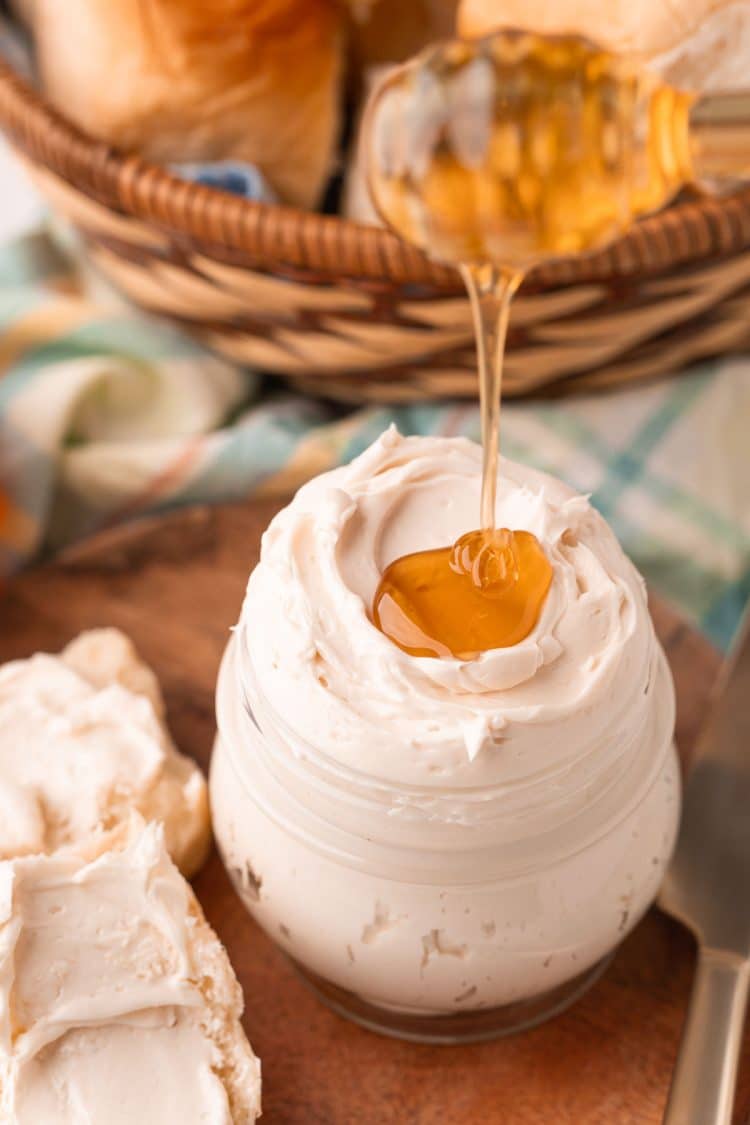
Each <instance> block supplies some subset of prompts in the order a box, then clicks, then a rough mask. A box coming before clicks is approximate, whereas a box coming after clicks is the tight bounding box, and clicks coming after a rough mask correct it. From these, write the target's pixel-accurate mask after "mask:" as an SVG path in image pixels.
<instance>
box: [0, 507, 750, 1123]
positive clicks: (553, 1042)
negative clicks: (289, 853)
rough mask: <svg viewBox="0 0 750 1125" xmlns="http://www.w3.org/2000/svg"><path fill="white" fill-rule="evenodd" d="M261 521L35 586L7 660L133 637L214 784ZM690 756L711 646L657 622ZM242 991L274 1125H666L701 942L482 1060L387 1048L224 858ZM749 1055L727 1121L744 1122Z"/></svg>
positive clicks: (487, 1050) (194, 513)
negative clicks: (283, 938)
mask: <svg viewBox="0 0 750 1125" xmlns="http://www.w3.org/2000/svg"><path fill="white" fill-rule="evenodd" d="M274 510H275V509H274V506H273V505H269V504H265V503H264V504H245V505H241V506H240V505H237V506H226V507H222V508H215V509H208V510H207V509H189V510H186V511H183V512H181V513H178V514H176V515H173V516H171V517H169V518H166V519H163V520H159V521H154V522H148V523H141V524H136V525H131V526H130V527H128V528H126V529H124V530H118V531H115V532H109V533H107V534H106V535H103V536H99V537H98V538H97V539H96V540H93V541H91V542H89V543H88V544H87V545H85V546H84V547H83V548H78V549H76V550H74V551H70V552H68V554H67V555H66V556H64V557H63V558H61V559H59V560H58V561H57V562H56V563H55V564H54V565H50V566H46V567H44V568H39V569H37V570H35V571H32V572H29V573H27V574H25V575H24V576H22V577H21V578H19V579H18V580H16V581H15V582H14V583H13V584H11V586H10V588H9V589H8V590H7V591H6V593H5V596H4V598H0V660H9V659H11V658H14V657H23V656H27V655H29V654H31V653H32V652H34V651H36V650H39V649H43V650H47V651H55V650H57V649H59V648H61V647H62V646H63V645H64V644H65V643H66V642H67V641H68V640H70V639H71V638H72V637H73V636H74V635H75V634H76V633H77V632H79V631H80V630H81V629H89V628H92V627H94V626H101V625H109V624H111V625H117V626H119V627H120V628H121V629H123V630H125V631H126V632H127V633H129V634H130V635H131V636H132V638H133V640H134V641H135V643H136V644H137V646H138V648H139V649H140V651H141V652H142V654H143V656H144V657H145V659H146V660H148V661H149V662H150V663H151V664H152V665H153V666H154V668H155V669H156V671H157V673H158V675H159V678H160V680H161V682H162V685H163V687H164V691H165V695H166V699H167V704H168V708H169V721H170V725H171V728H172V731H173V733H174V735H175V738H176V740H177V742H178V744H179V745H180V747H181V748H182V749H183V750H184V751H186V752H188V753H190V754H192V755H194V756H195V757H196V758H197V759H198V761H199V762H200V763H201V764H202V765H203V767H204V768H205V767H207V766H208V761H209V755H210V751H211V743H212V739H213V734H214V709H213V692H214V683H215V680H216V673H217V668H218V664H219V658H220V656H221V653H222V650H223V648H224V645H225V643H226V640H227V636H228V630H229V627H230V625H232V624H233V623H234V622H235V620H236V618H237V616H238V613H239V607H240V602H241V599H242V594H243V590H244V586H245V582H246V579H247V575H248V573H249V571H250V569H251V567H252V566H253V565H254V563H255V561H256V559H257V556H258V546H259V540H260V535H261V532H262V530H263V529H264V527H265V526H266V524H267V522H268V520H269V518H270V516H271V515H272V513H273V511H274ZM654 615H655V619H656V623H657V628H658V630H659V633H660V635H661V638H662V640H663V642H664V644H665V647H666V649H667V653H668V655H669V658H670V661H671V664H672V668H673V671H674V674H675V678H676V681H677V688H678V699H679V707H678V739H679V742H680V748H681V751H682V752H683V755H685V756H686V757H687V756H689V754H690V751H691V748H692V744H693V741H694V737H695V733H696V729H697V726H698V724H699V721H700V719H701V717H702V715H703V713H704V711H705V707H706V702H707V699H708V696H709V693H710V689H711V686H712V683H713V681H714V677H715V674H716V670H717V668H718V665H719V656H718V654H717V653H716V651H715V650H713V649H712V648H711V646H710V645H709V644H707V642H705V641H704V640H702V639H701V638H700V637H698V636H697V635H696V634H694V633H693V632H691V631H690V630H689V629H688V628H687V627H686V626H685V625H683V624H681V623H680V622H679V621H678V620H677V619H676V618H675V617H674V615H672V614H671V613H670V612H669V611H668V610H667V609H665V608H664V607H662V606H654ZM195 886H196V890H197V893H198V896H199V898H200V900H201V902H202V904H203V906H204V908H205V911H206V914H207V915H208V918H209V920H210V921H211V923H212V924H213V926H214V927H215V928H216V930H217V932H218V933H219V936H220V937H221V938H222V940H223V941H224V942H225V944H226V946H227V948H228V950H229V953H230V956H231V958H232V962H233V964H234V966H235V969H236V971H237V974H238V976H239V978H240V981H241V982H242V985H243V987H244V990H245V1000H246V1006H247V1011H246V1015H245V1026H246V1028H247V1033H248V1035H249V1037H250V1040H251V1042H252V1044H253V1046H254V1048H255V1050H256V1051H257V1052H258V1054H259V1055H260V1057H261V1059H262V1061H263V1101H264V1106H265V1114H264V1118H263V1120H264V1122H266V1121H267V1122H268V1125H280V1123H284V1125H391V1123H396V1125H412V1123H414V1125H656V1123H657V1122H659V1121H660V1120H661V1115H662V1111H663V1108H664V1103H665V1099H666V1095H667V1090H668V1085H669V1079H670V1074H671V1070H672V1066H673V1063H674V1059H675V1055H676V1051H677V1045H678V1041H679V1036H680V1030H681V1026H682V1021H683V1018H684V1014H685V1010H686V1005H687V1000H688V995H689V990H690V982H691V972H692V956H693V953H692V942H691V940H690V938H689V936H688V935H687V934H686V933H685V932H684V931H683V930H682V929H681V928H680V927H679V926H677V925H676V924H674V923H672V922H671V921H669V920H668V919H666V918H665V917H663V916H662V915H660V914H659V913H658V912H656V911H652V912H651V913H650V914H649V916H648V917H647V918H646V919H645V920H644V921H643V922H642V923H641V925H640V926H638V928H637V929H636V931H635V932H634V933H633V934H632V935H631V936H630V937H629V938H628V939H627V941H626V942H625V943H624V945H623V947H622V948H621V949H620V951H619V952H618V954H617V956H616V958H615V960H614V962H613V964H612V966H611V967H610V969H609V970H608V971H607V973H606V974H605V976H604V978H603V979H602V980H601V981H600V982H599V983H598V984H597V985H596V986H595V987H594V988H593V989H592V990H591V991H590V992H589V993H588V994H587V995H586V996H585V997H584V998H583V999H582V1000H580V1001H579V1002H578V1004H577V1005H575V1006H574V1007H573V1008H572V1009H570V1010H569V1011H568V1012H567V1013H566V1014H564V1015H563V1016H560V1017H558V1018H557V1019H556V1020H553V1021H552V1022H550V1023H548V1024H546V1025H544V1026H542V1027H539V1028H537V1029H535V1030H533V1031H530V1032H526V1033H525V1034H523V1035H520V1036H516V1037H514V1038H510V1039H504V1040H499V1041H497V1042H494V1043H487V1044H482V1045H478V1046H467V1047H423V1046H417V1045H412V1044H406V1043H400V1042H396V1041H393V1040H389V1039H384V1038H380V1037H379V1036H377V1035H374V1034H372V1033H370V1032H367V1031H364V1030H361V1029H360V1028H358V1027H355V1026H353V1025H352V1024H350V1023H348V1022H346V1021H344V1020H343V1019H341V1018H340V1017H338V1016H336V1015H333V1014H332V1013H331V1012H329V1011H328V1010H327V1009H326V1008H324V1007H323V1005H322V1004H320V1002H319V1001H318V1000H317V999H316V998H315V997H314V996H313V995H312V994H311V993H310V992H308V990H307V988H306V987H305V986H304V985H303V984H302V983H301V982H300V981H299V979H298V978H297V977H296V975H295V973H294V972H293V970H292V969H291V968H290V966H289V964H288V963H287V962H286V960H285V959H284V958H283V956H282V955H281V954H280V953H279V952H278V951H277V950H276V949H275V947H274V946H273V945H272V944H271V943H270V941H269V940H268V939H267V938H266V937H265V936H264V934H262V933H261V931H260V930H259V929H258V928H257V927H256V926H255V924H254V923H253V921H252V920H251V919H250V917H249V916H248V915H247V913H246V912H245V910H244V908H243V907H242V906H241V904H240V902H239V900H238V899H237V898H236V896H235V895H234V893H233V891H232V889H231V887H230V884H229V881H228V879H227V877H226V875H225V873H224V870H223V868H222V866H221V863H220V862H219V860H218V857H217V856H216V854H214V855H213V857H212V858H211V860H210V861H209V863H208V865H207V866H206V868H205V869H204V870H203V871H202V873H201V874H200V875H199V877H198V879H197V880H196V883H195ZM748 1064H750V1036H748V1037H746V1040H745V1050H744V1057H743V1070H742V1075H741V1079H740V1087H739V1092H738V1099H737V1111H736V1116H735V1120H736V1121H737V1122H740V1123H742V1125H745V1122H746V1121H747V1117H748V1112H750V1082H749V1081H748V1079H749V1078H750V1074H748V1071H750V1066H748Z"/></svg>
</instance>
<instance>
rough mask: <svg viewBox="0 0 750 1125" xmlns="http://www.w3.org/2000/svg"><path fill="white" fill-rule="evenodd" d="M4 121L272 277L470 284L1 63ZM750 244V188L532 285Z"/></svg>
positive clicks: (61, 168) (81, 176)
mask: <svg viewBox="0 0 750 1125" xmlns="http://www.w3.org/2000/svg"><path fill="white" fill-rule="evenodd" d="M0 128H2V129H3V130H4V131H5V133H6V134H7V136H8V138H9V139H10V141H11V143H12V144H13V145H14V146H15V147H17V148H18V149H20V150H21V151H22V152H23V153H24V155H25V156H26V157H28V158H30V159H31V160H32V161H34V162H37V163H40V164H42V165H43V166H45V167H46V168H47V169H48V170H50V171H51V172H52V173H53V174H54V175H56V176H58V177H60V178H61V179H63V180H64V181H66V182H67V183H68V184H69V185H71V186H72V187H73V188H75V189H76V190H78V191H80V192H83V193H84V194H86V195H87V196H89V197H91V198H93V199H94V200H96V201H97V202H99V203H101V204H103V205H104V206H106V207H109V208H113V209H115V210H116V211H117V212H119V213H121V214H124V215H126V216H130V217H132V218H133V219H136V220H140V221H142V222H146V223H149V224H153V225H155V226H156V227H158V228H159V229H161V230H164V231H167V232H168V233H170V234H171V235H172V236H174V237H176V238H177V239H179V240H182V241H183V242H185V241H186V240H193V241H194V242H196V243H198V244H200V245H201V246H202V247H203V248H205V249H210V250H211V251H212V252H214V253H218V254H219V255H220V256H225V257H226V258H227V260H228V261H232V260H234V261H236V260H237V258H238V257H239V258H240V259H249V260H250V261H252V263H253V266H254V267H256V268H257V267H259V268H261V269H264V270H266V271H268V272H274V271H280V272H291V273H292V274H293V273H295V272H300V273H307V274H310V273H312V274H315V275H318V277H317V280H320V281H330V282H335V281H337V280H339V281H342V282H346V283H348V284H355V283H357V282H361V283H363V284H367V283H370V284H372V283H380V284H381V285H382V284H386V285H388V284H393V283H397V284H401V285H409V286H415V287H424V288H425V289H427V290H436V289H437V290H441V291H444V292H446V293H447V292H453V293H456V292H462V291H463V286H462V284H461V281H460V278H459V275H458V273H457V271H456V270H455V269H453V268H452V267H450V266H445V265H441V264H438V263H435V262H432V261H430V259H429V258H427V257H426V256H425V255H424V254H423V253H422V252H421V251H419V250H417V249H415V248H414V247H411V246H409V245H407V244H406V243H404V242H402V241H401V240H400V239H399V238H397V237H396V236H395V235H393V234H391V233H390V232H389V231H386V230H384V229H382V228H380V227H375V226H367V225H364V224H362V223H358V222H354V221H353V220H351V219H346V218H343V217H340V216H335V215H321V214H318V213H314V212H305V211H301V210H297V209H295V208H292V207H288V206H284V205H277V204H268V203H258V202H255V201H252V200H248V199H245V198H242V197H240V196H237V195H233V194H231V193H229V192H225V191H222V190H221V189H218V188H213V187H208V186H206V185H203V184H197V183H195V182H193V181H189V180H183V179H181V178H180V177H178V176H176V175H174V174H172V173H171V172H169V171H168V170H167V169H166V168H164V167H162V166H159V165H156V164H152V163H150V162H149V161H147V160H144V159H143V158H142V157H140V156H137V155H133V154H128V153H123V152H121V151H118V150H117V149H115V148H114V147H112V146H111V145H109V144H107V143H106V142H104V141H100V140H96V139H95V138H92V137H90V136H89V135H87V134H86V133H84V132H83V131H82V130H80V129H79V128H77V127H76V126H75V125H73V124H72V123H71V122H70V121H68V120H67V119H66V118H65V116H64V115H63V114H62V113H60V112H59V111H58V110H56V109H55V108H54V107H53V106H52V105H51V104H50V103H49V102H48V101H47V100H46V98H45V97H44V96H43V95H42V94H41V93H39V91H38V90H37V89H36V88H35V87H34V86H33V85H32V84H31V83H30V82H28V81H26V80H25V79H24V78H22V77H21V76H20V75H19V74H18V73H17V72H16V71H15V70H14V69H13V68H12V67H11V66H10V65H9V64H8V63H7V62H6V61H4V60H2V59H0ZM748 247H750V187H746V188H742V189H740V190H738V191H736V192H734V193H732V194H731V195H726V196H723V197H719V198H717V197H713V196H695V197H692V198H689V199H687V200H680V201H678V202H676V203H675V204H673V205H672V206H670V207H668V208H667V209H666V210H664V211H662V212H660V213H658V214H656V215H653V216H650V217H648V218H646V219H643V220H642V221H641V222H639V223H637V224H636V225H635V226H634V227H633V228H632V229H631V230H629V231H628V232H627V233H626V234H625V235H624V236H622V237H621V238H619V239H618V240H617V241H615V242H613V243H612V244H611V245H609V246H607V247H606V248H605V249H603V250H599V251H597V252H595V253H594V254H591V255H587V256H585V257H578V258H560V259H556V260H553V261H551V262H549V263H545V264H544V265H543V266H541V267H539V268H537V269H535V270H534V271H533V274H532V275H531V278H530V285H531V286H532V287H533V288H535V289H550V288H557V287H561V286H567V285H570V284H585V283H586V282H601V281H602V280H607V279H610V280H616V279H617V278H623V279H625V278H627V277H632V276H634V275H648V274H658V273H662V272H664V271H665V270H668V269H675V268H676V267H679V266H681V265H685V264H687V263H690V262H693V261H696V260H700V259H704V258H709V257H716V256H722V255H729V254H736V253H738V252H740V251H742V250H744V249H746V248H748Z"/></svg>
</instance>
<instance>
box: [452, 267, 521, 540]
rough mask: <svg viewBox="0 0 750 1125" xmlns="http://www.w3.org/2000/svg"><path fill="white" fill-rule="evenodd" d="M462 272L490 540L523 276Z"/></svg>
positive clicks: (483, 517) (484, 521)
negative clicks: (510, 342)
mask: <svg viewBox="0 0 750 1125" xmlns="http://www.w3.org/2000/svg"><path fill="white" fill-rule="evenodd" d="M460 269H461V276H462V277H463V279H464V284H465V285H466V288H467V290H468V293H469V301H470V302H471V312H472V318H473V321H474V335H475V337H476V342H477V363H478V366H479V409H480V415H481V423H482V430H481V432H482V453H483V462H482V499H481V505H480V528H481V530H482V531H483V532H486V533H487V535H488V536H490V537H492V536H493V534H494V531H495V507H496V502H497V470H498V459H499V455H500V407H501V402H502V388H503V360H504V357H505V341H506V339H507V335H508V319H509V316H510V303H511V301H512V299H513V295H514V294H515V292H516V290H517V289H518V287H519V285H520V284H521V281H522V280H523V274H522V273H521V271H520V270H509V269H504V268H503V267H502V266H494V265H491V264H490V263H489V262H484V263H481V264H479V265H475V264H470V263H465V264H463V265H462V266H461V267H460Z"/></svg>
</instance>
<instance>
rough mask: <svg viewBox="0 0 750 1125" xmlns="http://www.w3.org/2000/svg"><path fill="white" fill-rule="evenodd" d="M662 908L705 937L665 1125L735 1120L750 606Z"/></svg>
mask: <svg viewBox="0 0 750 1125" xmlns="http://www.w3.org/2000/svg"><path fill="white" fill-rule="evenodd" d="M659 905H660V906H661V908H662V910H665V911H666V912H667V913H668V914H671V915H673V916H674V917H675V918H677V919H678V920H679V921H680V922H682V923H684V925H686V926H687V927H688V928H689V929H690V930H692V932H693V934H694V935H695V938H696V940H697V942H698V961H697V967H696V974H695V980H694V983H693V990H692V995H691V998H690V1006H689V1009H688V1013H687V1019H686V1022H685V1028H684V1031H683V1035H682V1043H681V1045H680V1052H679V1056H678V1059H677V1065H676V1067H675V1071H674V1075H673V1078H672V1086H671V1089H670V1092H669V1099H668V1102H667V1109H666V1113H665V1115H664V1125H730V1122H731V1119H732V1106H733V1102H734V1091H735V1084H736V1080H737V1064H738V1061H739V1053H740V1047H741V1044H742V1033H743V1027H744V1023H745V1010H746V1006H747V999H748V982H749V980H750V611H749V612H748V613H746V614H745V618H744V621H743V624H742V628H741V630H740V638H739V641H738V643H737V644H736V645H735V647H734V650H733V652H732V654H731V655H730V657H729V659H728V661H727V664H726V666H725V672H724V674H723V675H722V676H721V677H720V681H719V684H718V691H717V694H716V702H715V705H714V706H713V708H712V710H711V712H710V714H709V717H708V720H707V722H706V725H705V727H704V728H703V731H702V732H701V736H700V741H699V743H698V747H697V753H696V758H695V761H694V764H693V768H692V770H691V771H690V775H689V777H688V781H687V785H686V788H685V795H684V803H683V812H682V821H681V824H680V831H679V836H678V840H677V847H676V850H675V854H674V856H673V858H672V863H671V865H670V867H669V870H668V872H667V877H666V880H665V882H664V885H663V887H662V891H661V895H660V897H659Z"/></svg>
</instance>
